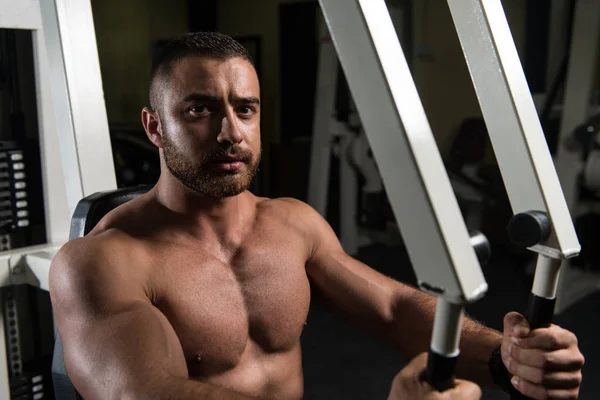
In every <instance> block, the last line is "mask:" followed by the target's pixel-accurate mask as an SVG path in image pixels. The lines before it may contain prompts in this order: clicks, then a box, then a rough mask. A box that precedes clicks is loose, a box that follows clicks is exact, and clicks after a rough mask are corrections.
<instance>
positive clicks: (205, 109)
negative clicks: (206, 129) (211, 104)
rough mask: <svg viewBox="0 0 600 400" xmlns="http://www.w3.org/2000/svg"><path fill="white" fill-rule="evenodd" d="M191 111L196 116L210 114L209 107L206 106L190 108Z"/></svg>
mask: <svg viewBox="0 0 600 400" xmlns="http://www.w3.org/2000/svg"><path fill="white" fill-rule="evenodd" d="M190 111H191V112H192V113H194V114H205V113H207V112H208V107H206V106H193V107H191V108H190Z"/></svg>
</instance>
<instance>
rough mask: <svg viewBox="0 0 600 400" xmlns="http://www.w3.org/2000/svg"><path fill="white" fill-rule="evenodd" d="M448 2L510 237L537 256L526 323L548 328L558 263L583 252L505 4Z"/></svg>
mask: <svg viewBox="0 0 600 400" xmlns="http://www.w3.org/2000/svg"><path fill="white" fill-rule="evenodd" d="M448 5H449V7H450V12H451V14H452V18H453V20H454V25H455V27H456V31H457V32H458V37H459V39H460V43H461V46H462V48H463V52H464V55H465V59H466V61H467V65H468V67H469V72H470V74H471V78H472V80H473V84H474V86H475V91H476V94H477V98H478V100H479V104H480V106H481V109H482V112H483V117H484V119H485V122H486V125H487V128H488V131H489V135H490V139H491V142H492V146H493V148H494V153H495V154H496V159H497V160H498V165H499V167H500V170H501V173H502V177H503V180H504V184H505V186H506V191H507V193H508V197H509V199H510V204H511V206H512V210H513V213H514V214H515V215H514V217H513V218H512V220H511V222H510V224H509V236H510V237H511V240H512V241H513V242H515V243H516V244H518V245H521V246H523V247H524V248H529V249H530V250H532V251H534V252H537V253H538V263H537V268H536V273H535V278H534V279H535V282H534V285H533V290H532V295H531V298H530V303H529V307H528V311H527V318H528V320H529V323H530V325H531V327H532V329H536V328H539V327H543V326H548V325H549V324H550V323H551V321H552V316H553V312H554V304H555V300H556V288H557V282H558V274H559V270H560V268H559V267H560V264H561V262H562V260H563V259H567V258H570V257H574V256H576V255H578V254H579V251H580V245H579V241H578V239H577V235H576V234H575V228H574V226H573V222H572V219H571V215H570V213H569V209H568V207H567V203H566V201H565V196H564V195H563V192H562V189H561V186H560V182H559V180H558V176H557V173H556V170H555V169H554V164H553V160H552V157H551V155H550V151H549V150H548V145H547V143H546V139H545V136H544V132H543V131H542V127H541V124H540V121H539V118H538V115H537V111H536V108H535V105H534V102H533V99H532V96H531V93H530V91H529V87H528V85H527V80H526V78H525V74H524V72H523V68H522V66H521V62H520V60H519V55H518V53H517V49H516V47H515V44H514V41H513V38H512V35H511V32H510V28H509V26H508V22H507V20H506V16H505V14H504V10H503V8H502V3H501V0H448ZM514 397H519V398H520V397H523V396H520V395H514Z"/></svg>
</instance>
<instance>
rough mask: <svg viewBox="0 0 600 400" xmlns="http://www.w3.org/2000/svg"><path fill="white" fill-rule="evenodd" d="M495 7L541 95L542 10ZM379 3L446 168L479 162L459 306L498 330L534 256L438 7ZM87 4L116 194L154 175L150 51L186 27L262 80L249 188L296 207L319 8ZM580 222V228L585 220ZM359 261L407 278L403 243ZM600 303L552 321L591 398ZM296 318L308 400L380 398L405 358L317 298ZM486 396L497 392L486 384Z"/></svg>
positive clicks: (288, 1)
mask: <svg viewBox="0 0 600 400" xmlns="http://www.w3.org/2000/svg"><path fill="white" fill-rule="evenodd" d="M503 3H504V7H505V10H506V13H507V18H508V20H509V23H510V25H511V31H512V33H513V37H514V39H515V42H516V44H517V48H518V50H519V53H520V56H521V60H522V62H523V64H524V68H525V72H526V76H527V79H528V82H529V85H530V88H531V90H532V92H533V93H534V94H535V93H539V92H541V91H544V90H545V88H546V87H548V82H546V69H547V65H546V63H545V60H546V59H547V52H548V44H547V38H548V30H549V22H548V21H549V15H550V12H549V2H547V1H545V0H536V1H527V2H524V1H522V0H504V1H503ZM388 4H389V5H390V6H394V7H399V8H402V9H403V10H404V14H405V15H406V16H407V17H406V20H405V21H403V26H404V29H403V32H402V36H403V41H404V48H405V51H406V53H407V57H408V60H409V63H410V66H411V70H412V72H413V76H414V79H415V82H416V84H417V87H418V90H419V93H420V95H421V99H422V101H423V104H424V106H425V110H426V112H427V115H428V118H429V121H430V123H431V126H432V129H433V132H434V134H435V135H436V139H437V142H438V146H439V148H440V151H441V152H442V155H443V157H444V159H445V160H446V162H447V165H448V169H449V170H453V169H454V170H456V171H458V170H459V169H460V167H461V166H462V165H463V164H464V163H465V162H473V159H474V158H475V159H476V161H477V163H478V165H479V167H480V169H479V170H480V178H481V179H482V180H483V181H484V185H483V186H484V187H483V188H480V189H481V190H482V191H483V192H484V193H485V199H486V200H485V204H484V211H483V213H482V222H481V230H482V231H483V232H484V233H485V234H486V235H487V237H488V239H489V240H490V241H491V242H492V248H493V257H492V260H491V262H490V263H489V264H488V265H486V266H485V267H484V273H485V276H486V280H487V282H488V284H489V286H490V289H489V292H488V293H487V295H486V296H485V298H484V299H482V300H480V301H478V302H477V303H475V304H473V305H472V306H471V307H469V309H468V312H469V314H470V315H471V316H472V317H474V318H476V319H477V320H479V321H481V322H483V323H485V324H486V325H488V326H491V327H493V328H496V329H501V328H502V318H503V316H504V314H505V313H506V312H508V311H513V310H516V311H523V310H524V309H525V307H526V302H527V297H528V293H529V290H530V288H531V283H532V282H531V281H532V277H531V274H530V271H529V270H528V268H527V265H528V263H529V262H530V261H531V255H530V254H528V253H525V252H523V251H520V250H517V249H515V248H513V247H511V246H510V244H509V243H508V242H507V238H506V233H505V232H506V223H507V222H508V218H509V217H510V216H511V210H510V206H509V203H508V200H507V198H506V193H505V192H504V187H503V185H502V181H501V179H500V176H499V171H498V169H497V166H496V163H495V159H494V156H493V153H492V151H491V148H490V146H489V143H488V141H487V140H485V139H483V141H479V142H477V143H478V144H479V147H477V148H473V143H475V142H474V141H473V138H479V139H481V138H485V126H483V128H482V124H481V113H480V109H479V105H478V103H477V100H476V97H475V94H474V91H473V88H472V84H471V79H470V77H469V74H468V71H467V69H466V66H465V63H464V58H463V55H462V52H461V49H460V45H459V43H458V40H457V38H456V34H455V31H454V26H453V24H452V20H451V18H450V14H449V11H448V9H447V5H446V2H445V1H436V0H433V1H427V0H417V1H410V0H388ZM92 5H93V13H94V23H95V29H96V35H97V43H98V52H99V56H100V64H101V71H102V79H103V88H104V94H105V98H106V110H107V113H108V119H109V123H110V132H111V139H112V144H113V153H114V162H115V168H116V173H117V180H118V184H119V186H120V187H124V186H133V185H137V184H142V183H153V182H154V181H155V180H156V179H157V177H158V173H159V166H158V153H157V151H156V149H155V148H154V147H153V146H152V145H151V144H150V142H149V141H148V139H147V138H146V136H145V134H144V132H143V130H142V126H141V123H140V110H141V108H142V107H143V106H145V105H147V102H148V99H147V87H148V82H149V77H150V63H151V59H152V55H153V54H155V52H156V51H157V50H158V49H159V48H160V46H161V45H162V44H163V43H164V42H165V41H166V40H169V39H171V38H173V37H176V36H178V35H180V34H183V33H185V32H188V31H199V30H209V31H212V30H218V31H221V32H223V33H227V34H230V35H232V36H234V37H235V38H237V39H238V40H240V41H241V42H242V43H243V44H244V45H245V46H247V48H248V49H249V50H250V52H251V54H252V55H253V57H254V58H255V61H256V63H257V69H258V70H259V71H258V72H259V76H260V78H261V88H262V102H263V107H262V110H263V111H262V139H263V149H264V157H263V162H262V166H261V170H260V174H259V176H258V178H257V180H256V182H255V185H254V187H253V190H254V191H255V192H256V193H258V194H260V195H263V196H269V197H277V196H291V197H295V198H298V199H301V200H306V191H307V186H308V171H309V162H310V143H311V135H312V124H313V114H314V104H315V85H316V78H317V55H318V50H319V47H318V46H319V41H318V39H319V38H318V28H319V18H320V16H319V7H318V3H317V1H316V0H306V1H300V0H296V1H294V0H253V1H249V0H203V1H194V0H128V1H121V0H92ZM567 42H568V41H567ZM567 50H568V49H567ZM556 83H557V85H555V86H556V88H557V90H556V93H555V98H556V99H557V101H560V95H561V89H560V82H556ZM340 95H343V90H342V91H340ZM542 117H543V118H542V122H543V124H544V127H545V131H546V134H547V138H548V143H549V145H550V147H551V149H553V148H555V146H556V140H555V138H556V129H557V126H558V123H557V122H558V120H557V118H556V117H555V116H554V115H553V114H552V113H550V112H546V113H545V114H544V115H543V116H542ZM332 161H333V163H332V171H331V185H330V187H331V188H332V189H331V193H330V207H329V209H330V212H329V214H328V215H327V219H328V220H329V222H330V223H331V224H332V226H333V227H334V229H337V227H338V225H339V218H338V217H337V207H336V200H337V199H338V198H339V193H337V190H336V187H337V185H336V176H335V172H336V161H337V160H336V159H335V158H334V157H333V156H332ZM462 205H463V207H465V209H466V208H468V207H469V205H468V204H462ZM387 217H388V218H391V215H389V213H388V215H387ZM590 218H592V217H590ZM587 221H588V222H587V225H588V226H589V225H590V222H589V221H595V219H594V218H592V219H591V220H590V219H588V220H587ZM591 225H592V226H593V224H591ZM596 226H599V225H597V224H596ZM588 231H589V229H588ZM590 235H593V234H590ZM425 240H426V239H425ZM582 242H584V240H582ZM585 242H586V243H591V244H590V245H589V247H587V249H588V251H589V252H591V253H593V251H591V250H590V249H592V250H593V247H594V243H595V241H594V238H593V236H589V235H588V236H587V237H586V239H585ZM590 257H591V259H590V260H591V261H590V260H585V261H580V262H579V264H577V263H576V265H574V266H573V268H597V263H596V261H595V259H594V258H593V256H590ZM358 258H359V259H361V260H362V261H364V262H365V263H367V264H368V265H370V266H371V267H373V268H375V269H377V270H378V271H380V272H382V273H384V274H387V275H389V276H392V277H394V278H396V279H398V280H400V281H403V282H407V283H410V284H415V276H414V273H413V270H412V267H411V264H410V261H409V259H408V257H407V255H406V252H405V250H404V248H403V247H402V246H387V245H383V244H380V245H372V246H368V247H364V248H362V249H361V250H360V253H359V255H358ZM599 305H600V299H599V297H598V295H597V294H595V295H591V296H588V297H587V298H585V299H583V300H581V301H579V302H578V303H577V304H575V305H574V306H573V307H572V308H570V309H568V310H566V311H565V312H563V313H562V314H561V315H559V316H558V317H557V318H556V323H557V324H559V325H562V326H564V327H566V328H568V329H570V330H572V331H574V332H575V333H576V334H577V335H578V338H579V345H580V348H581V351H582V352H583V354H584V355H585V357H586V360H587V362H586V366H585V369H584V383H583V386H582V390H581V398H583V399H595V398H598V397H599V395H600V382H598V381H597V380H595V379H594V378H595V377H596V376H597V375H598V374H599V373H600V365H599V361H598V360H599V357H598V356H599V353H600V347H598V346H597V345H595V343H593V338H594V334H593V332H595V331H596V328H597V325H598V319H597V318H595V317H596V315H597V314H598V311H599ZM307 322H308V323H307V326H306V329H305V331H304V333H303V336H302V343H303V357H304V366H305V385H306V398H307V399H357V400H358V399H365V400H367V399H385V398H386V396H387V393H388V391H389V384H390V382H391V379H392V377H393V376H394V375H395V374H396V373H397V372H398V371H399V370H400V368H401V367H402V366H403V364H404V360H402V359H401V358H400V357H399V355H398V354H397V353H396V352H395V350H394V349H392V348H389V347H387V346H386V345H384V344H381V343H379V342H377V341H375V340H373V339H371V338H369V337H368V336H366V335H364V334H363V333H362V332H361V331H360V329H357V328H356V327H351V326H349V325H347V324H346V322H344V321H342V320H341V319H339V318H338V317H336V316H334V315H331V314H329V313H328V312H326V311H325V310H323V309H322V308H320V307H319V305H318V304H317V303H314V304H313V305H312V307H311V311H310V314H309V318H308V321H307ZM484 398H486V399H495V398H505V396H504V395H503V394H501V393H500V392H498V391H495V390H486V391H485V396H484Z"/></svg>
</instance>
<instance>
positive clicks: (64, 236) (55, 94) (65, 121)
mask: <svg viewBox="0 0 600 400" xmlns="http://www.w3.org/2000/svg"><path fill="white" fill-rule="evenodd" d="M0 10H1V11H0V28H9V29H27V30H32V31H33V35H32V36H33V49H34V65H35V80H36V97H37V112H38V120H39V135H40V149H41V158H42V159H41V164H42V180H43V182H42V185H43V190H44V200H45V204H44V207H45V215H46V231H47V232H46V233H47V238H48V244H46V245H42V246H34V247H28V248H22V249H16V250H13V251H9V252H4V253H2V254H0V285H8V284H13V283H20V282H27V283H30V284H33V285H36V286H39V287H41V288H42V289H45V290H48V272H49V267H50V263H51V261H52V258H53V257H54V254H56V251H58V249H59V248H60V246H62V244H64V243H65V242H66V241H67V240H68V237H69V225H70V219H71V215H72V214H73V211H74V209H75V206H76V204H77V202H78V201H79V200H80V199H81V198H82V197H84V196H86V195H88V194H91V193H94V192H97V191H102V190H110V189H115V188H116V178H115V173H114V166H113V158H112V148H111V142H110V136H109V131H108V121H107V118H106V112H105V104H104V96H103V91H102V81H101V77H100V64H99V60H98V53H97V50H96V48H97V47H96V39H95V31H94V24H93V18H92V10H91V4H90V1H89V0H88V1H75V2H74V1H70V0H39V1H36V0H19V1H14V0H0ZM2 325H3V324H2V318H0V398H7V399H8V398H9V397H10V394H9V393H10V392H9V383H8V370H7V367H6V363H5V362H2V361H1V360H6V348H5V343H4V342H5V338H4V329H3V328H4V327H3V326H2Z"/></svg>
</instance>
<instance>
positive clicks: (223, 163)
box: [212, 157, 245, 172]
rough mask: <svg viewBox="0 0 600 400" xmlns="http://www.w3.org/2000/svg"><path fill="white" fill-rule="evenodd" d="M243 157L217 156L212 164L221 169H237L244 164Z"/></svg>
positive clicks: (231, 170)
mask: <svg viewBox="0 0 600 400" xmlns="http://www.w3.org/2000/svg"><path fill="white" fill-rule="evenodd" d="M244 162H245V161H244V159H242V158H240V157H217V158H215V159H213V160H212V164H213V165H214V166H215V167H216V168H217V169H220V170H222V171H230V172H233V171H237V170H239V169H240V168H242V167H243V166H244Z"/></svg>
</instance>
